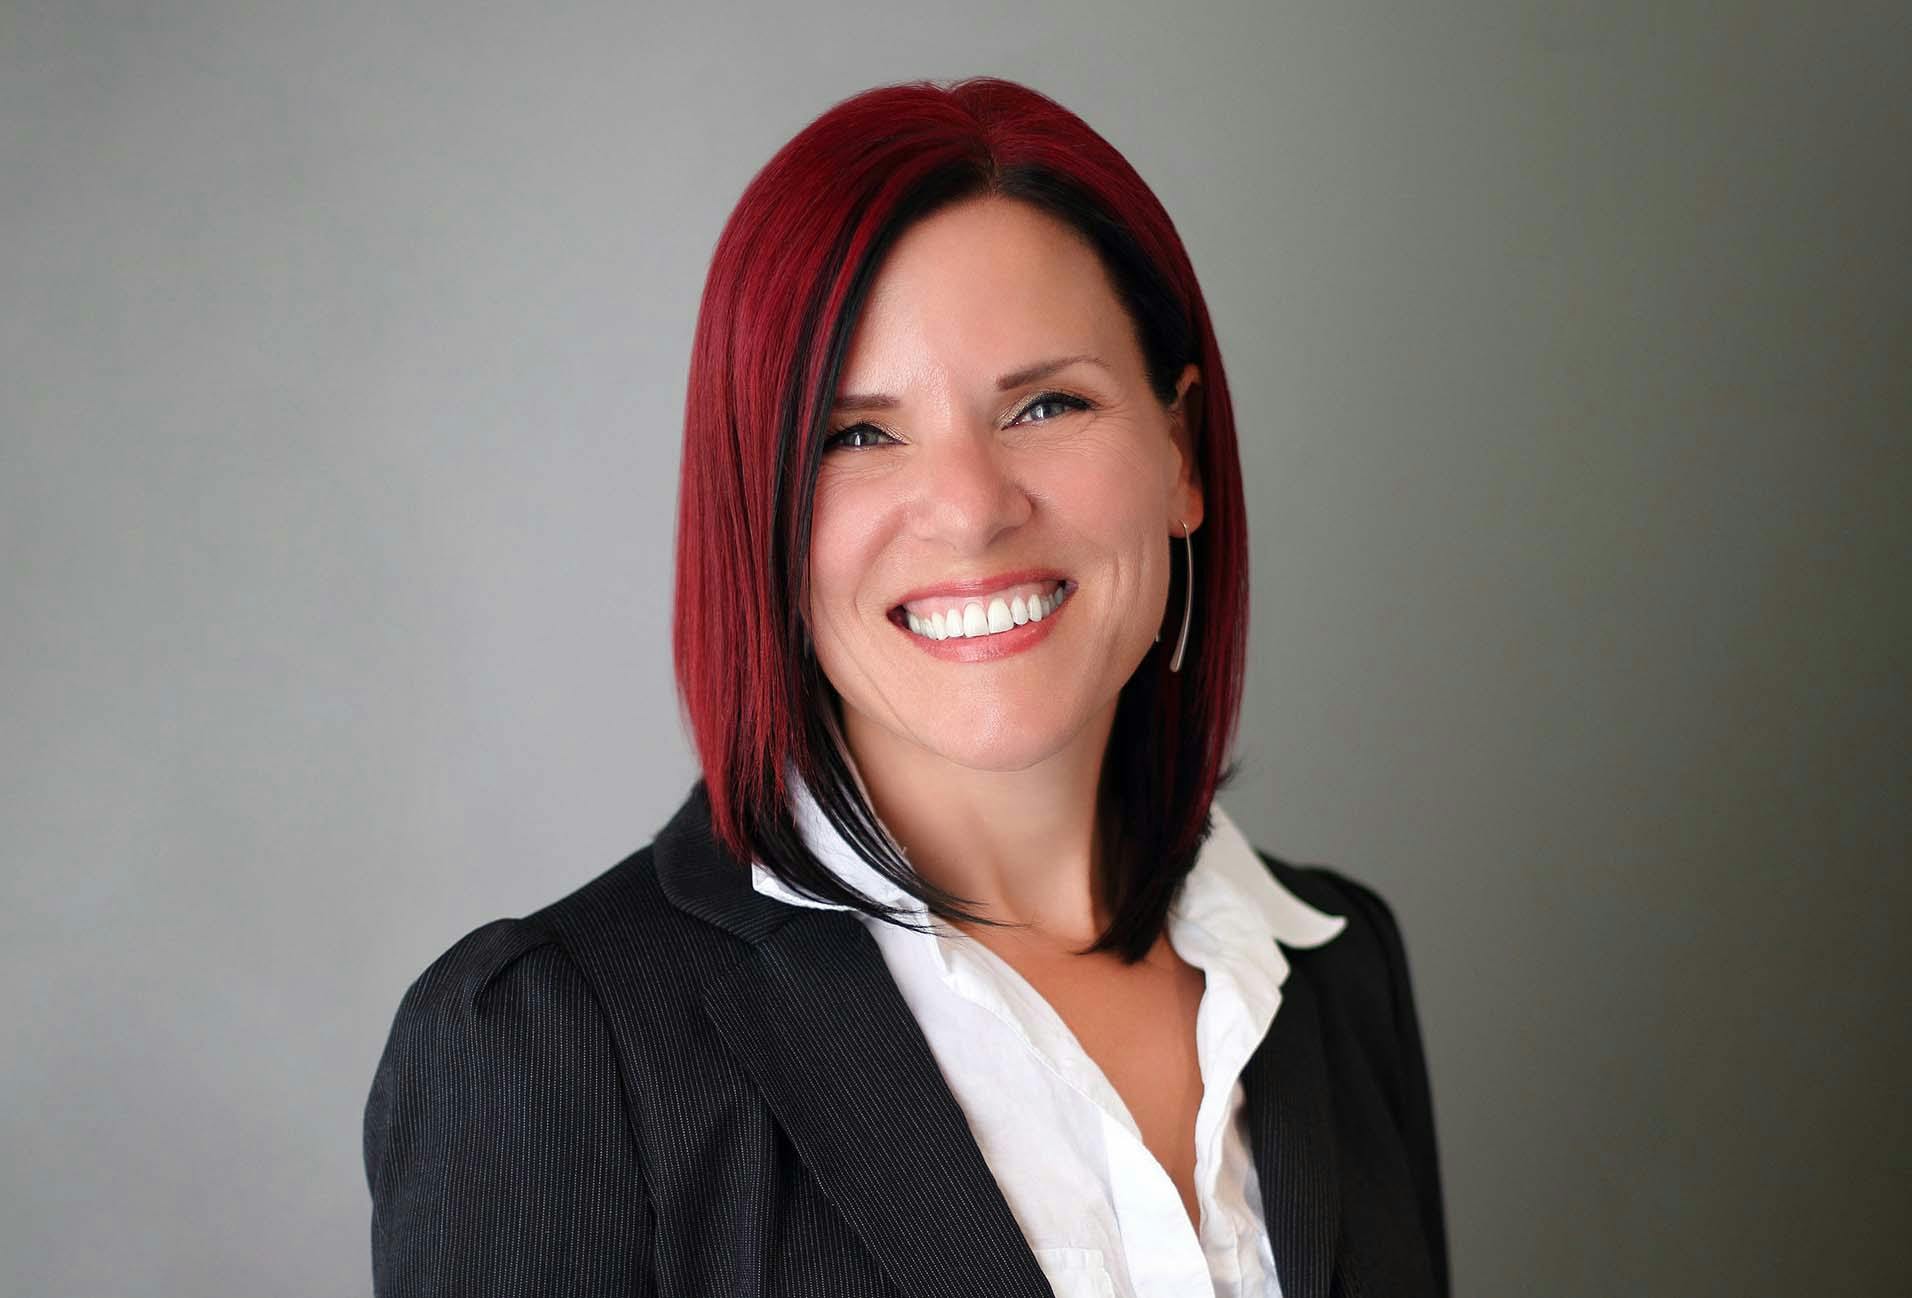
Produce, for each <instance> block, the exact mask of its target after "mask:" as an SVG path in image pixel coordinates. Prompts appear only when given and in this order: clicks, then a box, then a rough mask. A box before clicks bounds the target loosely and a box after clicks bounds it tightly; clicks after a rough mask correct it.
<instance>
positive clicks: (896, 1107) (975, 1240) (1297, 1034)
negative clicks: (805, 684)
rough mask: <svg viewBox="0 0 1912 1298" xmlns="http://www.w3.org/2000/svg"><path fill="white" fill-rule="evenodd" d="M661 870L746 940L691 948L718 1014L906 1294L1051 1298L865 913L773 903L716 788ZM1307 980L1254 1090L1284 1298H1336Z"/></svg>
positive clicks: (1254, 1071) (696, 908)
mask: <svg viewBox="0 0 1912 1298" xmlns="http://www.w3.org/2000/svg"><path fill="white" fill-rule="evenodd" d="M1250 850H1251V851H1252V849H1250ZM653 856H654V862H655V867H656V870H657V874H658V880H659V883H660V885H661V886H662V888H663V891H664V894H665V896H666V897H667V898H668V899H669V900H670V902H671V903H672V904H673V905H674V906H676V907H677V908H678V909H679V910H680V911H682V912H684V913H685V914H687V915H690V916H692V917H694V918H696V919H698V920H701V921H703V922H704V923H706V924H709V925H712V926H714V927H716V928H718V929H721V930H722V931H724V932H725V933H728V934H730V935H731V936H732V937H735V938H738V939H740V941H738V942H716V943H711V942H686V943H685V944H684V949H683V954H684V958H685V961H686V964H687V967H688V968H691V969H693V970H694V971H695V976H696V977H697V978H698V981H699V983H700V989H701V992H702V996H703V1002H704V1008H705V1010H706V1012H707V1013H708V1014H709V1016H710V1019H711V1021H712V1023H713V1024H714V1025H715V1027H716V1028H717V1030H718V1032H719V1033H720V1034H721V1035H722V1037H723V1038H724V1040H725V1042H726V1044H727V1045H728V1046H729V1047H730V1049H731V1050H732V1052H733V1053H734V1054H735V1055H736V1057H737V1058H738V1059H739V1061H741V1063H742V1064H743V1066H744V1067H745V1068H746V1069H747V1070H748V1071H749V1072H750V1074H751V1075H752V1077H753V1078H754V1079H755V1081H756V1082H757V1084H758V1086H759V1087H760V1088H761V1090H762V1091H763V1094H764V1096H765V1098H766V1100H767V1101H768V1103H769V1104H770V1107H771V1109H772V1111H773V1112H775V1114H776V1115H777V1118H778V1120H779V1122H780V1123H781V1124H782V1125H783V1127H784V1129H785V1131H786V1132H787V1133H788V1134H789V1136H790V1139H791V1142H792V1144H793V1145H794V1146H795V1147H796V1149H797V1151H798V1153H799V1155H800V1156H801V1157H802V1159H803V1161H804V1163H805V1165H806V1166H807V1167H808V1168H809V1169H810V1170H811V1172H812V1173H813V1174H814V1175H815V1176H816V1177H817V1179H818V1181H819V1183H820V1184H821V1185H822V1187H823V1189H824V1190H825V1192H826V1193H827V1194H828V1195H829V1196H830V1198H831V1200H832V1201H833V1202H834V1203H836V1204H837V1206H838V1208H839V1209H840V1210H841V1211H842V1212H843V1214H844V1217H845V1219H846V1220H847V1221H848V1222H849V1223H850V1225H851V1227H852V1228H853V1229H854V1230H855V1231H856V1232H857V1234H858V1235H859V1237H861V1238H862V1240H863V1242H864V1244H865V1246H866V1247H868V1248H869V1249H870V1251H871V1253H872V1254H873V1255H874V1256H875V1257H876V1258H877V1259H878V1260H879V1262H880V1263H881V1264H882V1266H883V1268H884V1270H885V1271H886V1272H887V1273H888V1274H889V1275H890V1276H891V1278H892V1279H893V1280H894V1282H895V1283H896V1284H897V1286H898V1287H899V1288H900V1289H902V1290H903V1291H904V1292H907V1293H920V1294H926V1295H947V1296H948V1298H958V1296H959V1295H972V1294H976V1293H988V1294H992V1295H994V1294H1001V1295H1008V1296H1010V1298H1015V1296H1017V1295H1028V1298H1040V1296H1041V1295H1045V1294H1047V1293H1049V1292H1050V1289H1049V1285H1048V1282H1047V1280H1046V1279H1045V1278H1044V1277H1043V1274H1042V1271H1041V1268H1040V1266H1039V1265H1038V1264H1037V1262H1036V1260H1035V1255H1034V1254H1033V1253H1032V1252H1031V1251H1030V1249H1029V1247H1028V1244H1027V1242H1026V1241H1025V1240H1024V1239H1023V1236H1022V1231H1021V1227H1020V1226H1018V1225H1017V1223H1016V1220H1015V1216H1014V1214H1013V1213H1012V1212H1011V1211H1010V1209H1009V1206H1008V1203H1007V1201H1006V1200H1005V1199H1004V1198H1003V1196H1002V1191H1001V1188H1000V1187H999V1186H998V1185H997V1183H996V1180H995V1177H994V1175H993V1174H992V1173H991V1171H990V1169H989V1166H988V1163H987V1161H986V1160H985V1159H984V1158H983V1156H982V1151H981V1150H980V1149H979V1148H978V1147H977V1145H976V1141H975V1138H974V1136H973V1135H971V1133H970V1130H969V1126H968V1121H967V1119H966V1118H965V1117H964V1115H963V1112H962V1108H961V1106H960V1105H959V1104H958V1103H957V1102H956V1098H955V1096H954V1095H952V1094H951V1093H950V1090H949V1087H948V1085H947V1083H945V1082H944V1080H943V1076H942V1073H941V1071H940V1070H939V1069H938V1067H937V1065H936V1061H935V1057H934V1056H933V1055H932V1054H931V1052H930V1048H929V1043H928V1042H927V1040H925V1038H924V1036H923V1033H922V1029H921V1028H920V1027H919V1026H918V1025H917V1023H916V1020H915V1017H914V1016H913V1014H912V1013H911V1011H910V1009H909V1006H908V1004H907V1003H906V1002H905V1001H904V1000H903V997H902V994H901V992H900V991H898V990H897V987H896V983H895V981H894V979H892V978H891V977H890V973H889V969H888V967H887V966H886V965H885V964H884V961H883V956H882V952H881V951H880V950H879V949H878V947H877V945H876V941H875V939H874V938H873V937H872V936H871V935H870V933H869V932H868V930H867V929H866V928H865V927H864V926H863V924H862V922H861V921H860V919H859V918H858V917H857V915H856V914H855V913H854V912H852V911H848V910H840V909H833V908H830V909H826V908H819V907H803V906H797V905H791V904H789V902H787V901H784V900H779V899H777V898H774V897H771V896H767V895H765V894H763V893H760V892H758V891H757V890H756V889H755V888H754V887H753V886H752V874H751V869H750V865H749V864H748V863H745V862H743V861H740V860H738V859H737V858H735V857H733V856H731V855H729V854H728V853H726V852H725V851H724V850H723V849H722V848H721V847H720V846H719V845H718V844H717V842H716V840H715V837H714V835H713V834H712V832H711V825H710V804H709V797H708V793H707V791H706V789H705V787H704V785H703V783H702V782H701V781H700V782H699V783H698V785H697V786H696V788H694V789H693V790H692V792H691V795H690V797H689V798H688V799H687V800H686V802H685V803H684V805H683V807H682V808H680V809H679V811H678V813H677V814H676V815H675V816H674V817H673V818H672V819H671V821H670V823H669V824H668V825H666V826H665V828H664V829H663V830H662V831H661V832H660V833H659V834H658V836H657V840H656V844H655V850H654V854H653ZM1284 893H1285V890H1284ZM1297 904H1298V905H1299V904H1300V903H1299V902H1298V900H1297ZM1324 918H1327V919H1334V917H1324ZM1335 927H1336V931H1338V929H1339V921H1336V924H1335ZM1329 936H1332V934H1329ZM1320 940H1324V941H1325V940H1326V939H1325V938H1322V939H1320ZM1308 975H1309V968H1308V967H1307V966H1306V965H1305V964H1301V965H1298V966H1297V967H1295V968H1294V969H1293V970H1292V971H1291V973H1290V976H1288V977H1287V978H1286V979H1285V980H1284V983H1283V987H1282V1004H1281V1008H1280V1011H1279V1012H1278V1013H1277V1014H1276V1015H1275V1019H1274V1024H1273V1026H1272V1027H1271V1028H1270V1030H1269V1032H1268V1034H1267V1036H1266V1037H1264V1038H1263V1040H1262V1042H1261V1044H1260V1046H1259V1047H1257V1049H1256V1051H1255V1053H1254V1055H1253V1056H1252V1057H1251V1058H1250V1060H1249V1062H1248V1066H1247V1068H1246V1069H1245V1070H1244V1072H1243V1074H1242V1084H1243V1088H1244V1091H1245V1092H1246V1096H1247V1106H1246V1107H1247V1116H1248V1125H1249V1133H1250V1141H1251V1145H1252V1148H1253V1154H1254V1160H1255V1169H1256V1173H1257V1177H1258V1179H1259V1181H1260V1184H1261V1195H1262V1205H1263V1212H1264V1216H1265V1218H1266V1221H1267V1226H1268V1231H1269V1237H1270V1243H1271V1245H1272V1248H1273V1252H1274V1256H1275V1265H1276V1269H1277V1274H1278V1276H1279V1279H1280V1282H1281V1290H1282V1293H1283V1294H1284V1295H1286V1298H1326V1295H1327V1294H1328V1288H1329V1279H1330V1274H1331V1271H1332V1267H1333V1260H1334V1252H1335V1243H1336V1235H1337V1226H1338V1222H1339V1205H1340V1184H1339V1180H1340V1178H1339V1168H1338V1166H1337V1163H1336V1149H1335V1141H1334V1139H1333V1134H1332V1109H1331V1096H1330V1093H1329V1087H1328V1082H1327V1076H1326V1067H1325V1063H1324V1061H1323V1057H1322V1044H1321V1025H1320V1021H1319V1016H1318V1010H1317V1004H1316V1000H1317V998H1316V994H1315V991H1314V988H1313V987H1312V985H1311V984H1310V981H1309V976H1308Z"/></svg>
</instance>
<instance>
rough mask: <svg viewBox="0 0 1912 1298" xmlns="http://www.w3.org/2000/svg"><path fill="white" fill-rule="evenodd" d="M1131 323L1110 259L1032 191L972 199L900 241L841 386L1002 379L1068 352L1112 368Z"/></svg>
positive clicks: (851, 389) (850, 389)
mask: <svg viewBox="0 0 1912 1298" xmlns="http://www.w3.org/2000/svg"><path fill="white" fill-rule="evenodd" d="M1131 335H1132V327H1131V325H1130V322H1129V320H1128V317H1127V313H1126V312H1125V311H1124V310H1123V309H1122V306H1121V303H1120V299H1119V298H1117V296H1116V294H1115V289H1114V286H1113V284H1112V283H1111V282H1110V280H1109V277H1108V274H1107V271H1106V270H1105V269H1104V268H1103V265H1102V262H1101V259H1100V258H1099V257H1098V256H1097V255H1096V253H1095V252H1094V250H1093V249H1091V248H1090V247H1089V246H1088V244H1087V242H1086V241H1084V240H1083V239H1082V238H1081V237H1080V236H1079V235H1077V234H1076V232H1075V231H1074V230H1073V229H1071V228H1070V227H1069V226H1067V225H1066V224H1064V223H1063V222H1061V221H1060V220H1058V219H1056V218H1055V217H1052V216H1049V215H1048V214H1046V213H1043V212H1040V211H1038V210H1036V209H1035V208H1033V207H1030V206H1029V205H1027V204H1025V203H1018V202H1014V201H1010V200H1004V199H988V200H974V201H971V202H967V203H964V204H962V205H960V206H958V207H955V208H950V209H946V210H944V211H942V212H938V213H936V214H935V215H933V216H930V217H928V218H926V219H925V220H923V221H921V222H919V223H918V224H917V225H915V226H913V227H911V228H910V229H909V230H908V231H906V232H905V233H904V235H903V236H902V237H901V238H900V239H899V240H898V241H897V244H896V246H895V248H894V249H892V251H891V253H890V255H889V256H888V257H887V258H885V260H884V263H883V265H882V266H881V268H880V269H879V270H878V272H877V277H876V279H875V281H874V283H873V284H872V286H871V291H870V294H869V297H868V299H867V300H866V302H865V305H864V308H863V311H862V314H861V317H860V319H859V320H858V322H857V328H856V330H855V331H854V333H853V335H852V338H851V343H850V349H849V354H848V355H847V357H846V358H845V365H844V370H843V375H842V382H841V383H840V385H839V389H840V391H842V392H844V393H867V392H887V391H891V390H892V389H893V388H895V387H900V386H911V385H920V384H922V383H925V382H930V381H933V380H936V379H939V378H942V377H951V378H958V377H960V378H961V379H962V380H963V381H965V382H967V383H975V382H983V381H987V382H990V383H994V382H995V381H997V380H998V379H999V378H1001V377H1002V376H1004V375H1007V374H1010V373H1012V372H1014V371H1017V370H1023V369H1029V368H1031V367H1034V366H1038V365H1042V364H1045V363H1047V362H1050V361H1052V360H1054V359H1055V358H1058V357H1063V356H1077V355H1088V356H1095V357H1099V358H1100V359H1102V360H1103V362H1104V363H1105V364H1106V365H1108V366H1110V367H1111V368H1114V367H1118V366H1120V365H1122V364H1124V363H1126V362H1127V361H1129V360H1130V359H1131V358H1130V357H1129V356H1128V355H1127V354H1126V352H1125V350H1124V349H1123V347H1122V346H1121V343H1122V341H1123V339H1125V338H1128V337H1130V336H1131ZM1131 350H1132V348H1131ZM1134 359H1137V360H1139V356H1137V357H1136V358H1134Z"/></svg>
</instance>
